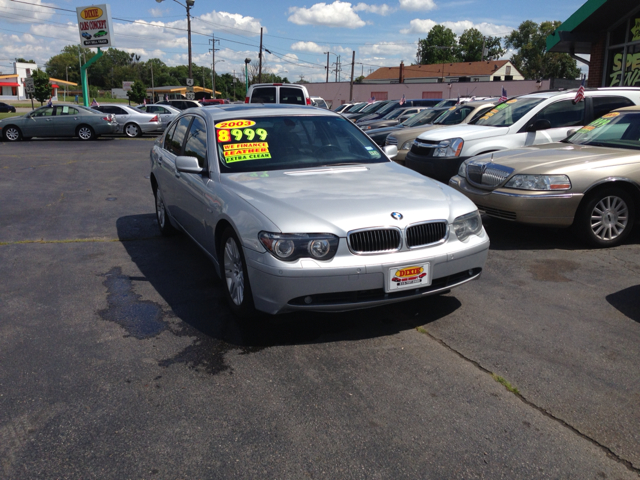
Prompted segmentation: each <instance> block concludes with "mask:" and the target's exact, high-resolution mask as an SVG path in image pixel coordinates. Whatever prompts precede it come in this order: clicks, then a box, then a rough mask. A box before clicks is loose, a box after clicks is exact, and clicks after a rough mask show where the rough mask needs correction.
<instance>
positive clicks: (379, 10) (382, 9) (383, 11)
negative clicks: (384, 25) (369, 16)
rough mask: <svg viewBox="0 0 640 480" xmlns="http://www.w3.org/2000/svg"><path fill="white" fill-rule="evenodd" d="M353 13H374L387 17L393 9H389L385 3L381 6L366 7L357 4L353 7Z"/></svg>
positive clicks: (363, 4) (365, 5)
mask: <svg viewBox="0 0 640 480" xmlns="http://www.w3.org/2000/svg"><path fill="white" fill-rule="evenodd" d="M353 11H354V12H369V13H376V14H378V15H383V16H384V15H389V14H390V13H393V12H394V11H395V9H394V8H391V7H390V6H389V5H387V4H386V3H383V4H382V5H367V4H366V3H362V2H361V3H359V4H357V5H356V6H355V7H353Z"/></svg>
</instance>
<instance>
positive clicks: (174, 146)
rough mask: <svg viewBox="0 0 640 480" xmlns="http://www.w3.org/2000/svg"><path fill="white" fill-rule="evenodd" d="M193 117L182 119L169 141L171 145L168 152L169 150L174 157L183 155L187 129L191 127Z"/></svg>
mask: <svg viewBox="0 0 640 480" xmlns="http://www.w3.org/2000/svg"><path fill="white" fill-rule="evenodd" d="M191 118H193V117H191V116H187V117H182V118H181V119H180V120H179V121H178V124H177V125H176V129H175V130H174V131H173V133H172V135H171V138H170V139H169V145H168V148H167V150H169V151H170V152H171V153H173V154H174V155H181V154H182V142H183V141H184V137H185V135H186V134H187V128H188V127H189V123H190V122H191Z"/></svg>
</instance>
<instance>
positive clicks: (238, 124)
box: [215, 120, 256, 130]
mask: <svg viewBox="0 0 640 480" xmlns="http://www.w3.org/2000/svg"><path fill="white" fill-rule="evenodd" d="M255 124H256V122H254V121H253V120H229V121H227V122H220V123H216V125H215V126H216V128H217V129H219V130H229V129H232V128H245V127H253V126H254V125H255Z"/></svg>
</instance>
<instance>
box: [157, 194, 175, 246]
mask: <svg viewBox="0 0 640 480" xmlns="http://www.w3.org/2000/svg"><path fill="white" fill-rule="evenodd" d="M155 197H156V220H157V221H158V228H159V229H160V233H161V234H162V235H163V236H165V237H170V236H172V235H175V234H176V232H177V230H176V228H175V227H174V226H173V225H172V224H171V220H170V219H169V215H168V214H167V207H166V205H165V204H164V198H162V192H160V188H156V191H155Z"/></svg>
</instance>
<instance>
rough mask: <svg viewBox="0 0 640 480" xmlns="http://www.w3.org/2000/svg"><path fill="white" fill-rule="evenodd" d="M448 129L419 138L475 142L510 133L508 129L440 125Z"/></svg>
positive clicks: (435, 131) (433, 131) (432, 131)
mask: <svg viewBox="0 0 640 480" xmlns="http://www.w3.org/2000/svg"><path fill="white" fill-rule="evenodd" d="M438 126H439V127H446V128H440V129H437V130H435V129H432V130H430V131H429V132H425V133H424V134H423V135H420V136H418V138H419V139H420V140H431V141H440V140H446V139H448V138H462V139H463V140H464V141H469V140H475V139H477V138H490V137H499V136H501V135H506V134H507V133H509V128H508V127H485V126H482V125H468V124H464V125H438Z"/></svg>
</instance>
